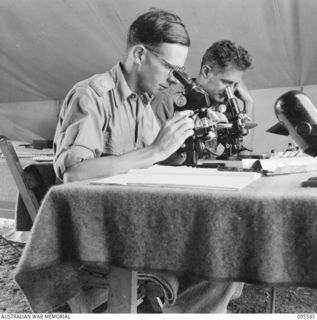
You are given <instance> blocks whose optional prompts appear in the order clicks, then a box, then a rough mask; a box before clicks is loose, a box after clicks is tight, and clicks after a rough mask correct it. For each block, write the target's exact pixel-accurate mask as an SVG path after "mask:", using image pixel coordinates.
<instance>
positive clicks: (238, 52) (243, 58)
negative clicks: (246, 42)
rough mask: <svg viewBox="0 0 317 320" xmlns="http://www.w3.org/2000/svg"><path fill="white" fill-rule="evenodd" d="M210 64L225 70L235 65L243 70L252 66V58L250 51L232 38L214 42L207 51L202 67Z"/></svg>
mask: <svg viewBox="0 0 317 320" xmlns="http://www.w3.org/2000/svg"><path fill="white" fill-rule="evenodd" d="M204 65H209V66H210V67H212V68H218V69H220V70H219V71H221V70H224V69H225V68H226V67H228V66H230V65H233V66H234V67H235V68H237V69H238V70H241V71H245V70H247V69H249V68H251V65H252V59H251V56H250V54H249V52H248V51H247V50H246V49H244V48H243V47H242V46H240V45H236V44H235V43H234V42H232V41H230V40H221V41H217V42H214V43H213V44H212V45H211V46H210V47H209V48H208V49H207V50H206V52H205V54H204V56H203V58H202V61H201V67H202V66H204Z"/></svg>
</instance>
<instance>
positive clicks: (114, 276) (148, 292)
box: [0, 136, 163, 313]
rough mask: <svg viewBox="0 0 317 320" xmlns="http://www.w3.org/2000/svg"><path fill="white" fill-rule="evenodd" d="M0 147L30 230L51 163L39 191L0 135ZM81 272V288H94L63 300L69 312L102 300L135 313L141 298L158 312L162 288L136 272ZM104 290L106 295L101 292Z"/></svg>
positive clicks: (89, 309)
mask: <svg viewBox="0 0 317 320" xmlns="http://www.w3.org/2000/svg"><path fill="white" fill-rule="evenodd" d="M0 148H1V151H2V153H3V156H4V158H5V160H6V163H7V165H8V167H9V170H10V172H11V174H12V176H13V178H14V181H15V183H16V185H17V188H18V191H19V195H20V197H21V198H22V200H23V203H24V205H25V208H26V210H27V213H28V214H29V216H30V222H29V223H27V224H26V225H27V226H26V229H31V227H32V225H33V222H34V219H35V217H36V215H37V212H38V210H39V207H40V202H41V200H42V198H43V197H44V195H45V193H46V192H47V191H48V189H49V187H50V185H51V184H52V185H53V184H55V181H56V177H55V176H54V177H55V179H53V178H52V173H53V164H51V166H49V167H48V169H49V170H50V179H49V180H50V182H49V184H48V185H46V186H45V187H44V188H43V179H42V178H41V176H40V174H37V172H36V171H35V172H34V171H32V172H31V173H27V172H26V170H24V169H23V168H22V165H21V163H20V160H19V158H18V156H17V154H16V152H15V149H14V147H13V146H12V144H11V142H10V141H9V140H8V139H7V138H6V137H5V136H0ZM81 273H82V274H81V277H82V279H83V283H84V285H87V286H90V287H92V288H97V289H94V290H91V294H90V295H89V297H88V298H87V294H84V293H83V292H80V293H79V294H78V295H77V296H75V297H74V298H72V299H71V300H69V301H67V303H68V305H69V307H70V309H71V311H72V312H73V313H83V312H84V313H87V312H92V311H93V310H94V309H96V308H97V307H98V306H100V304H102V303H104V302H105V301H106V300H108V303H107V304H108V305H107V311H108V312H111V313H136V312H137V306H138V305H139V304H140V303H141V302H142V301H143V299H144V297H145V296H146V299H148V300H149V302H150V303H151V305H152V309H153V311H154V312H156V313H159V312H162V303H161V300H160V297H163V291H162V289H161V288H160V287H159V286H158V285H156V284H155V283H150V282H149V283H146V282H144V281H143V282H138V276H137V271H131V270H126V269H122V268H117V267H112V268H111V271H110V273H109V276H107V277H106V274H105V273H103V272H98V271H96V270H90V269H85V268H83V269H82V270H81ZM108 287H109V293H108V292H107V290H105V289H107V288H108Z"/></svg>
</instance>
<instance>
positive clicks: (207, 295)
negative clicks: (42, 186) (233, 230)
mask: <svg viewBox="0 0 317 320" xmlns="http://www.w3.org/2000/svg"><path fill="white" fill-rule="evenodd" d="M189 45H190V39H189V36H188V33H187V31H186V28H185V26H184V25H183V23H182V21H181V20H180V18H179V17H178V16H175V15H173V14H171V13H168V12H166V11H163V10H150V11H149V12H147V13H145V14H143V15H141V16H139V17H138V18H137V19H136V20H135V21H134V22H133V23H132V25H131V26H130V30H129V33H128V41H127V52H126V57H125V59H124V61H123V62H120V63H118V64H117V65H115V66H114V67H113V68H112V69H111V70H110V71H108V72H106V73H104V74H98V75H95V76H93V77H91V78H89V79H87V80H84V81H81V82H79V83H77V84H76V85H75V86H74V87H73V88H72V89H71V90H70V92H69V93H68V94H67V96H66V98H65V100H64V102H63V105H62V108H61V112H60V116H59V120H58V125H57V129H56V133H55V138H54V151H55V159H54V169H55V172H56V174H57V176H58V177H59V179H60V180H62V181H63V182H70V181H77V180H83V179H89V178H97V177H106V176H111V175H115V174H120V173H126V172H127V171H128V170H130V169H137V168H146V167H149V166H151V165H153V164H155V163H157V162H160V161H163V160H165V159H166V158H167V157H169V156H170V155H171V154H172V153H174V152H175V151H176V150H177V149H178V148H179V147H180V146H181V145H182V144H183V143H184V141H185V140H186V139H187V138H188V137H190V136H191V135H193V127H194V123H193V120H192V119H191V118H190V116H191V115H192V112H191V111H183V112H180V113H178V114H176V115H174V116H173V117H171V119H169V120H168V121H167V122H166V123H165V124H164V125H163V126H162V127H161V129H160V126H159V124H158V122H157V120H156V117H155V115H154V113H153V111H152V108H151V105H150V101H151V97H152V95H155V94H157V93H159V92H161V91H163V90H165V89H167V88H168V87H169V86H170V84H172V83H175V82H176V80H175V79H174V78H173V76H172V70H174V69H178V68H182V67H183V66H184V63H185V60H186V57H187V53H188V48H189ZM181 287H183V292H182V293H180V297H182V298H181V299H180V300H179V301H180V302H179V303H178V300H176V303H175V304H174V305H165V306H164V308H163V309H164V312H224V311H226V306H227V303H228V301H229V300H230V297H231V296H232V293H233V292H234V289H235V288H234V285H233V284H230V283H229V284H228V283H220V284H212V283H210V282H207V281H201V280H200V279H197V280H193V279H189V280H187V282H186V285H184V286H182V283H181Z"/></svg>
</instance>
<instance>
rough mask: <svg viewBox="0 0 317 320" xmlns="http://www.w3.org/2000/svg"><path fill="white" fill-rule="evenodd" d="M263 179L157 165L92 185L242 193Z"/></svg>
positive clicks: (242, 174) (253, 176)
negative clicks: (198, 189)
mask: <svg viewBox="0 0 317 320" xmlns="http://www.w3.org/2000/svg"><path fill="white" fill-rule="evenodd" d="M260 176H261V174H259V173H255V172H231V171H218V170H217V169H209V168H208V169H207V168H192V167H185V166H184V167H183V166H181V167H173V166H158V165H155V166H152V167H150V168H148V169H138V170H130V171H129V173H127V174H121V175H116V176H113V177H108V178H103V179H99V180H95V181H93V182H92V183H93V184H114V185H147V186H174V187H189V188H190V187H192V188H205V189H219V190H241V189H242V188H244V187H245V186H247V185H248V184H250V183H251V182H253V181H254V180H256V179H258V178H260Z"/></svg>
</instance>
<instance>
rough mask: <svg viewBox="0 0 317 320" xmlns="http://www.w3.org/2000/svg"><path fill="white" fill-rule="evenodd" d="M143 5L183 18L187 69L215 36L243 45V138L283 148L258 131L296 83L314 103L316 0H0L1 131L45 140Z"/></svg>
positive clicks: (110, 60)
mask: <svg viewBox="0 0 317 320" xmlns="http://www.w3.org/2000/svg"><path fill="white" fill-rule="evenodd" d="M151 7H156V8H162V9H166V10H169V11H171V12H174V13H176V14H178V15H179V16H180V17H181V18H182V19H183V21H184V22H185V24H186V25H187V28H188V31H189V34H190V37H191V40H192V46H191V49H190V53H189V56H188V60H187V63H186V68H187V71H188V73H189V74H190V75H191V76H196V75H197V72H198V69H199V65H200V60H201V57H202V55H203V53H204V51H205V50H206V49H207V48H208V47H209V46H210V44H211V43H212V42H214V41H217V40H220V39H231V40H233V41H235V42H237V43H239V44H242V45H243V46H244V47H245V48H247V49H248V50H249V51H250V53H251V54H252V57H253V61H254V68H253V69H252V70H251V71H248V72H247V74H246V76H245V83H246V84H247V86H248V87H249V88H250V89H251V90H252V91H251V92H252V94H253V97H254V99H255V120H256V122H258V123H259V126H258V128H257V129H256V130H255V131H254V134H253V135H250V139H251V138H252V139H253V147H254V149H255V150H256V151H268V149H271V148H276V149H281V148H283V147H284V146H285V145H286V142H287V141H289V140H290V139H288V138H284V137H279V136H275V135H272V134H269V133H266V132H265V130H266V129H267V128H269V127H270V126H271V125H273V124H274V123H275V122H276V118H275V115H274V113H273V104H274V102H275V100H276V99H277V98H278V97H279V96H280V95H281V94H282V93H284V92H286V91H288V90H289V89H291V88H296V89H299V90H303V91H304V92H305V93H307V95H308V96H309V97H310V98H311V100H312V101H313V102H314V103H315V104H317V90H316V88H317V72H316V71H317V55H316V52H317V40H316V36H315V32H316V31H317V20H316V18H315V17H316V16H317V2H316V0H222V1H219V0H52V1H43V0H19V1H12V0H0V30H1V31H0V133H1V134H5V135H7V136H8V137H10V138H12V139H16V140H27V141H31V140H32V139H51V138H52V136H53V134H54V129H55V125H56V120H57V114H58V112H59V105H60V100H62V99H63V97H64V96H65V94H66V92H67V91H68V90H69V89H70V88H71V87H72V85H73V84H74V83H76V82H77V81H80V80H82V79H84V78H86V77H89V76H91V75H93V74H95V73H102V72H104V71H106V70H107V69H109V68H110V67H111V66H112V65H113V64H115V63H116V62H117V61H118V60H120V59H123V58H124V53H125V40H126V34H127V30H128V27H129V25H130V23H131V22H132V21H133V20H134V19H135V18H136V17H137V16H138V15H139V14H141V13H143V12H145V11H147V10H148V9H149V8H151Z"/></svg>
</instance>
